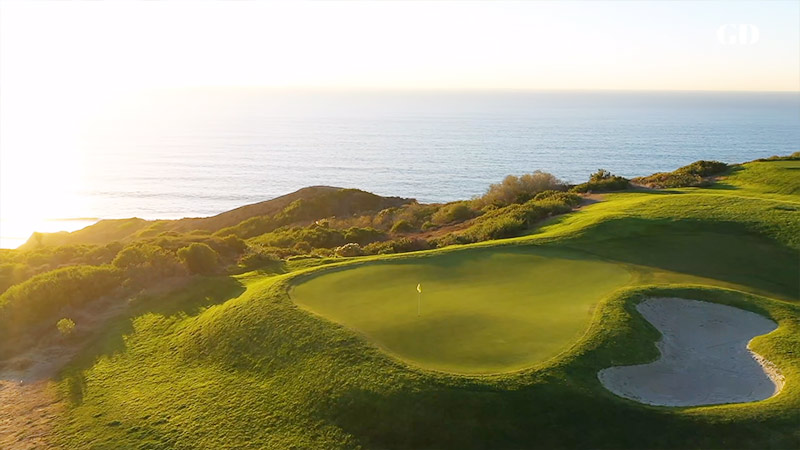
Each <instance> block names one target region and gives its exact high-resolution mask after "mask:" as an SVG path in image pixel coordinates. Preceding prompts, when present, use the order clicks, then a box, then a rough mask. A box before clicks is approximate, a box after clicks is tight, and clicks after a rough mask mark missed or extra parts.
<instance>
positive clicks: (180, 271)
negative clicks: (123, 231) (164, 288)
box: [112, 243, 186, 286]
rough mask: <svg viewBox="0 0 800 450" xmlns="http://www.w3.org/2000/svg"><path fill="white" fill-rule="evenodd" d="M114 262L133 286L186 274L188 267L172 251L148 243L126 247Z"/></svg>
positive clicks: (127, 282) (126, 281) (127, 281)
mask: <svg viewBox="0 0 800 450" xmlns="http://www.w3.org/2000/svg"><path fill="white" fill-rule="evenodd" d="M112 264H113V265H114V267H117V268H118V269H120V270H122V271H123V273H124V275H125V278H126V280H125V283H126V284H127V285H133V286H146V285H149V284H152V283H153V281H154V280H159V279H163V278H169V277H175V276H180V275H184V274H186V268H185V267H184V265H183V264H181V262H180V261H179V260H178V258H177V257H176V256H175V255H174V254H173V253H172V252H170V251H168V250H165V249H164V248H162V247H160V246H158V245H154V244H148V243H136V244H131V245H129V246H127V247H125V248H124V249H122V251H120V252H119V254H117V257H116V258H114V261H113V262H112Z"/></svg>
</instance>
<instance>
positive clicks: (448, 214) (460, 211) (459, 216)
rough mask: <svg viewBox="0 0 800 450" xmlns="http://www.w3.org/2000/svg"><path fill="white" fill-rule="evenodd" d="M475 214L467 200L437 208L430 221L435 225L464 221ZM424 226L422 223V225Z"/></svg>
mask: <svg viewBox="0 0 800 450" xmlns="http://www.w3.org/2000/svg"><path fill="white" fill-rule="evenodd" d="M476 215H477V212H476V211H475V210H473V209H472V208H470V207H469V204H468V203H467V202H457V203H450V204H447V205H444V206H442V207H441V208H439V209H438V210H437V211H436V212H435V213H434V214H433V216H432V217H431V222H433V223H434V224H436V225H445V224H448V223H456V222H464V221H465V220H469V219H471V218H473V217H475V216H476ZM423 226H424V225H423Z"/></svg>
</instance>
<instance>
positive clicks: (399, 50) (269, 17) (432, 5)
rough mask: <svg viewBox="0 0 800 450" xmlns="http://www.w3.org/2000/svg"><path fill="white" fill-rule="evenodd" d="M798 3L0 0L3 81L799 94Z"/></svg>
mask: <svg viewBox="0 0 800 450" xmlns="http://www.w3.org/2000/svg"><path fill="white" fill-rule="evenodd" d="M799 4H800V2H797V1H766V2H765V1H761V2H692V1H682V2H633V1H624V2H565V3H556V2H543V1H530V2H488V1H486V2H480V1H478V2H475V1H473V2H423V1H415V2H402V3H399V2H398V3H395V2H386V1H377V2H366V1H364V2H355V1H353V2H333V1H325V2H322V1H318V2H258V3H255V2H189V3H184V2H174V1H164V2H134V3H128V2H117V1H114V2H42V3H33V2H28V1H25V2H15V1H5V2H2V6H0V8H2V11H1V13H2V15H1V17H2V23H0V25H1V26H0V55H1V56H0V58H1V59H0V83H2V85H1V86H0V87H2V88H3V90H4V92H3V93H4V94H7V93H8V92H9V91H15V92H22V91H25V92H31V91H36V92H42V91H47V92H48V93H50V92H58V91H63V90H69V91H70V92H71V93H72V94H76V93H80V94H89V93H92V94H103V93H107V92H119V91H126V90H131V89H136V88H141V87H174V86H209V85H211V86H229V85H238V86H241V85H248V86H250V85H252V86H273V87H284V86H291V87H325V88H351V87H370V88H490V89H493V88H522V89H658V90H662V89H680V90H683V89H689V90H695V89H702V90H783V91H785V90H793V91H796V90H800V56H798V55H800V6H798V5H799ZM726 24H736V25H737V26H732V25H731V26H728V27H726V28H724V29H723V30H722V31H720V27H722V26H724V25H726ZM739 24H747V25H754V26H755V27H757V29H758V41H757V42H755V43H749V42H746V43H742V44H740V43H736V44H724V43H722V42H720V39H719V38H720V34H722V37H723V40H726V39H737V40H738V39H739V30H740V28H739V27H738V25H739ZM751 30H752V28H750V27H748V28H746V31H747V32H750V31H751ZM744 37H745V38H746V40H752V39H753V37H752V34H749V35H747V36H744Z"/></svg>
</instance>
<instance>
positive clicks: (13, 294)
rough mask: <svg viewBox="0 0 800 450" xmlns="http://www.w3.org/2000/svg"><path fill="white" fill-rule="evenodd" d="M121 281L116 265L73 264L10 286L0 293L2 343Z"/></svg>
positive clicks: (91, 299)
mask: <svg viewBox="0 0 800 450" xmlns="http://www.w3.org/2000/svg"><path fill="white" fill-rule="evenodd" d="M121 281H122V277H121V271H120V270H119V269H117V268H115V267H113V266H70V267H65V268H62V269H56V270H53V271H50V272H45V273H42V274H39V275H36V276H35V277H33V278H31V279H29V280H27V281H24V282H22V283H20V284H17V285H15V286H12V287H10V288H9V289H8V290H7V291H6V292H4V293H3V294H2V295H0V343H2V341H3V339H5V338H7V337H9V336H11V335H14V334H17V333H22V332H26V331H28V329H29V328H30V327H32V326H34V325H36V324H38V323H40V322H44V321H49V320H53V321H55V320H56V317H57V315H58V313H59V312H60V311H61V309H62V308H65V307H68V306H72V307H74V306H81V305H84V304H86V303H88V302H91V301H93V300H96V299H98V298H100V297H102V296H104V295H108V294H110V293H111V292H113V291H114V290H115V289H116V288H118V287H119V286H120V284H121ZM51 323H52V322H51Z"/></svg>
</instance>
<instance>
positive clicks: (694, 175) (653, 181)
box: [633, 161, 728, 189]
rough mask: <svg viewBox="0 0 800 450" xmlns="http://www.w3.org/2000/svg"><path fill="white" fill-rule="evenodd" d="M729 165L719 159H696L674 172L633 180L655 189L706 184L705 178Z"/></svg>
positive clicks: (720, 171) (725, 168)
mask: <svg viewBox="0 0 800 450" xmlns="http://www.w3.org/2000/svg"><path fill="white" fill-rule="evenodd" d="M727 169H728V165H727V164H725V163H723V162H719V161H695V162H693V163H691V164H689V165H686V166H683V167H680V168H678V169H676V170H674V171H672V172H660V173H654V174H652V175H650V176H646V177H639V178H634V179H633V182H634V183H637V184H641V185H642V186H647V187H649V188H654V189H668V188H678V187H695V186H704V185H706V184H707V183H708V182H707V181H706V180H705V179H704V178H705V177H709V176H712V175H716V174H719V173H722V172H724V171H725V170H727Z"/></svg>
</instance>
